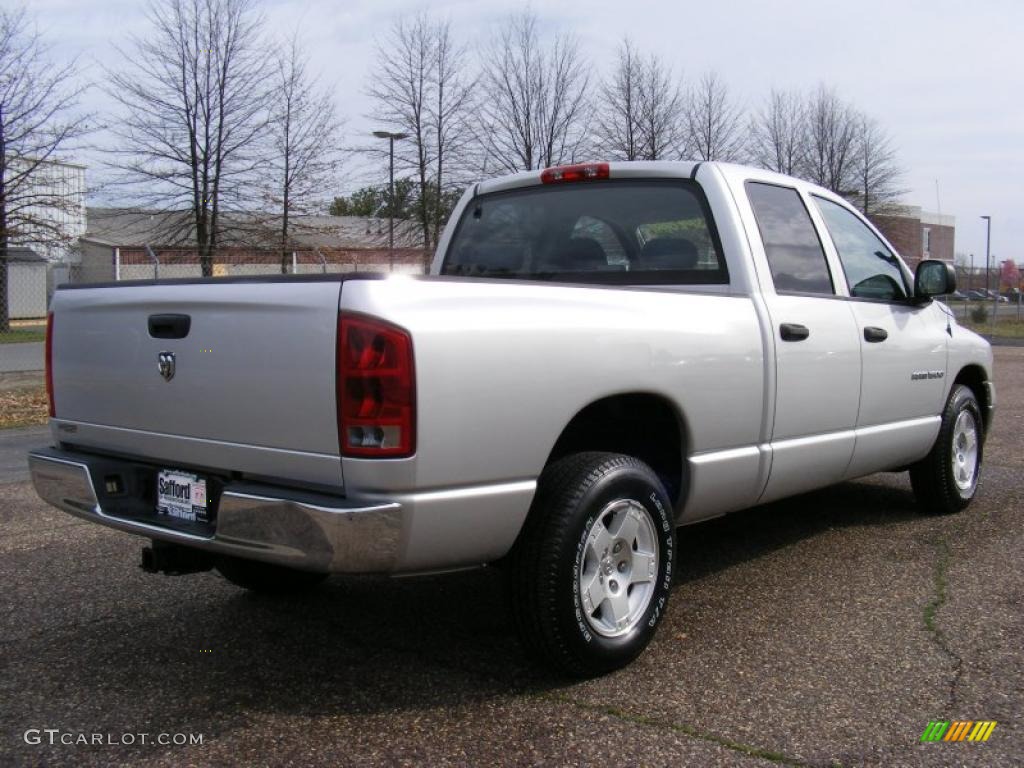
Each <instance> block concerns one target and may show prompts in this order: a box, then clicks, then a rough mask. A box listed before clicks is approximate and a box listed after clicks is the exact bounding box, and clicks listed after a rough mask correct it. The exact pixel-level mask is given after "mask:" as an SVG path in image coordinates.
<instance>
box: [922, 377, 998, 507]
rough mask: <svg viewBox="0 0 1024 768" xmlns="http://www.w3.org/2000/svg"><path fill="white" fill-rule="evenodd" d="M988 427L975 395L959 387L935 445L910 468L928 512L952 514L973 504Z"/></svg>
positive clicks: (950, 401) (955, 391) (948, 408)
mask: <svg viewBox="0 0 1024 768" xmlns="http://www.w3.org/2000/svg"><path fill="white" fill-rule="evenodd" d="M984 428H985V427H984V422H983V421H982V418H981V406H980V405H979V404H978V398H977V397H975V395H974V392H972V391H971V389H970V388H969V387H965V386H963V385H957V386H955V387H954V388H953V391H952V392H951V393H950V395H949V400H948V401H947V402H946V408H945V409H944V410H943V413H942V424H941V426H940V427H939V435H938V437H936V438H935V445H933V446H932V450H931V452H930V453H929V454H928V455H927V456H926V457H925V458H924V459H922V460H921V461H919V462H918V463H917V464H915V465H914V466H912V467H911V468H910V483H911V485H912V486H913V488H914V495H915V496H916V497H917V501H918V503H919V504H920V505H921V507H922V508H923V509H924V511H926V512H930V513H933V514H949V513H950V512H959V511H960V510H962V509H964V508H965V507H967V505H968V504H970V503H971V500H972V499H973V498H974V495H975V494H976V493H977V491H978V480H979V478H980V477H981V461H982V448H983V444H984Z"/></svg>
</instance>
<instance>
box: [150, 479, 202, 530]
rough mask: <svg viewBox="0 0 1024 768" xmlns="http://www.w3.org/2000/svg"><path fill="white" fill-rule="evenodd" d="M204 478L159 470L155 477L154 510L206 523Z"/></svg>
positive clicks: (194, 521) (162, 513) (188, 520)
mask: <svg viewBox="0 0 1024 768" xmlns="http://www.w3.org/2000/svg"><path fill="white" fill-rule="evenodd" d="M208 506H209V500H208V499H207V497H206V480H204V479H203V478H201V477H199V476H198V475H193V474H190V473H188V472H178V471H176V470H172V469H163V470H160V472H159V474H157V477H156V511H157V513H159V514H161V515H167V516H168V517H173V518H176V519H178V520H185V521H187V522H191V523H208V522H209V521H210V518H209V517H208V515H207V510H208Z"/></svg>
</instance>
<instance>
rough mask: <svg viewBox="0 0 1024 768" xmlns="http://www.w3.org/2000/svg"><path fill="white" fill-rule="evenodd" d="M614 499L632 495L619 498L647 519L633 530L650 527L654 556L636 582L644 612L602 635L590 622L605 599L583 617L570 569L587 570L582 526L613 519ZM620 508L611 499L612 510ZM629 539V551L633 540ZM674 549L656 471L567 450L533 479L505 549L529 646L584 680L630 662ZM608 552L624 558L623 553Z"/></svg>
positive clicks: (649, 624) (665, 592)
mask: <svg viewBox="0 0 1024 768" xmlns="http://www.w3.org/2000/svg"><path fill="white" fill-rule="evenodd" d="M616 501H621V502H625V501H630V502H635V504H633V505H627V506H628V507H629V509H631V510H633V511H635V512H636V513H637V515H638V516H642V515H643V514H646V515H647V516H648V521H649V523H650V526H651V527H650V528H647V527H646V526H645V524H644V523H643V522H642V521H641V523H640V526H639V527H644V530H645V531H647V533H648V535H650V534H653V537H652V538H653V539H654V542H653V543H655V544H656V546H657V550H658V552H657V555H658V558H657V568H656V571H657V572H656V574H655V576H654V578H653V580H650V579H648V580H646V583H645V584H644V585H642V586H641V588H642V589H643V593H642V594H643V595H649V598H647V599H648V602H647V604H646V609H645V610H644V611H643V612H642V613H637V615H636V617H635V619H634V621H635V623H634V621H630V622H627V626H628V627H629V629H628V631H626V629H625V628H623V630H622V631H624V632H625V633H624V634H622V635H620V636H617V637H608V636H602V634H601V633H600V632H599V631H595V628H594V626H593V625H592V624H591V622H593V621H598V622H599V621H601V618H600V617H601V615H602V614H603V611H604V610H606V608H605V607H604V606H606V605H608V603H600V604H599V606H598V607H596V608H595V609H594V612H593V613H594V614H596V615H597V617H598V618H596V619H594V618H593V614H592V618H589V619H588V618H587V616H586V612H585V609H584V607H583V606H584V602H583V599H582V597H581V588H580V579H579V574H580V573H581V572H582V569H583V568H584V563H589V565H588V567H593V560H588V557H590V556H588V554H587V552H588V551H589V552H591V553H593V551H594V550H593V549H588V547H587V545H588V543H590V540H589V538H588V532H592V531H591V529H592V526H595V524H596V523H595V521H596V520H598V519H599V518H601V519H602V520H603V521H605V522H606V521H608V520H610V519H616V518H614V515H615V514H616V513H615V512H607V511H606V510H608V508H609V505H612V504H614V503H615V502H616ZM622 508H623V507H622V506H621V505H620V507H619V509H622ZM641 509H642V512H641ZM603 511H604V514H602V512H603ZM609 516H612V517H609ZM617 519H618V520H621V519H622V518H621V517H620V518H617ZM637 519H639V517H638V518H637ZM601 524H602V525H604V522H602V523H601ZM595 530H596V529H595ZM637 540H638V539H637ZM616 541H617V542H619V545H620V548H619V549H616V550H615V551H616V552H621V543H622V542H623V541H625V539H622V540H616ZM630 541H633V540H632V538H631V539H630ZM630 546H631V548H633V549H635V547H636V544H635V543H633V544H631V545H630ZM605 551H606V552H607V550H605ZM675 552H676V547H675V524H674V520H673V513H672V505H671V502H670V501H669V498H668V494H667V493H666V492H665V488H664V486H663V485H662V483H661V481H660V480H659V479H658V477H657V475H655V474H654V472H652V471H651V468H650V467H648V466H647V465H646V464H644V463H643V462H642V461H639V460H638V459H635V458H632V457H630V456H623V455H620V454H614V453H597V452H593V453H578V454H573V455H571V456H567V457H565V458H563V459H560V460H558V461H557V462H555V463H553V464H551V465H550V466H548V467H547V468H546V469H545V470H544V472H543V473H542V475H541V477H540V481H539V483H538V488H537V495H536V498H535V499H534V503H533V506H532V508H531V510H530V514H529V516H528V517H527V521H526V524H525V526H524V528H523V531H522V533H521V534H520V538H519V540H518V541H517V543H516V547H515V549H514V551H513V553H512V566H513V584H514V598H513V600H514V613H515V618H516V624H517V627H518V630H519V634H520V637H521V639H522V642H523V645H524V646H525V648H526V650H527V651H528V653H529V654H530V655H531V656H532V657H533V658H534V659H536V660H538V661H540V662H541V663H543V664H545V665H547V666H549V667H551V668H553V669H555V670H556V671H558V672H561V673H564V674H567V675H569V676H572V677H591V676H594V675H599V674H604V673H606V672H610V671H612V670H615V669H619V668H621V667H624V666H626V665H627V664H629V663H630V662H631V661H633V659H635V658H636V657H637V656H639V655H640V653H641V652H642V651H643V650H644V648H646V647H647V644H648V643H649V642H650V641H651V638H652V637H653V636H654V632H655V630H656V629H657V625H658V623H659V621H660V620H661V618H662V616H664V615H665V609H666V606H667V604H668V597H669V592H670V588H671V584H672V574H673V571H674V568H675ZM637 554H638V555H639V554H640V553H639V552H637ZM611 557H623V558H624V556H623V555H622V554H619V555H612V556H611ZM635 557H636V555H631V556H630V558H629V562H630V563H631V564H635V563H636V562H637V560H636V559H635ZM602 562H604V561H602ZM623 562H624V561H623ZM652 570H653V568H652ZM631 571H632V566H630V575H629V576H627V577H623V578H624V579H632V574H631ZM602 573H607V571H602ZM615 575H616V574H615V573H614V572H612V573H611V576H610V577H608V579H609V581H608V585H609V586H608V588H609V589H612V588H613V587H615V588H617V589H622V588H623V587H622V586H621V585H619V584H618V583H617V582H616V583H615V584H613V583H612V581H611V579H612V578H614V577H615ZM603 583H604V581H603V577H602V584H603ZM635 586H636V585H634V584H632V583H630V584H629V585H628V586H627V588H626V591H625V594H626V595H627V596H632V595H633V589H634V588H635ZM628 599H629V598H628V597H627V601H628ZM642 605H643V598H642V599H640V600H638V601H637V607H636V608H635V609H632V610H635V611H636V612H639V611H640V606H642ZM629 615H631V616H632V615H633V614H629Z"/></svg>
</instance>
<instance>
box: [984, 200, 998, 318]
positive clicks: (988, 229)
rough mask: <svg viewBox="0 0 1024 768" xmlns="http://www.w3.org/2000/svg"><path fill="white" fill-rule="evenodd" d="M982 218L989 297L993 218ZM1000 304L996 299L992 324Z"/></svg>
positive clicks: (986, 292) (986, 290) (986, 285)
mask: <svg viewBox="0 0 1024 768" xmlns="http://www.w3.org/2000/svg"><path fill="white" fill-rule="evenodd" d="M981 218H983V219H984V220H985V294H986V296H987V295H988V291H989V288H988V277H989V276H988V273H989V272H990V271H991V269H992V267H991V266H990V265H989V260H990V258H991V246H992V217H991V216H982V217H981ZM998 302H999V300H998V299H994V300H993V301H992V322H995V319H996V310H997V309H999V303H998Z"/></svg>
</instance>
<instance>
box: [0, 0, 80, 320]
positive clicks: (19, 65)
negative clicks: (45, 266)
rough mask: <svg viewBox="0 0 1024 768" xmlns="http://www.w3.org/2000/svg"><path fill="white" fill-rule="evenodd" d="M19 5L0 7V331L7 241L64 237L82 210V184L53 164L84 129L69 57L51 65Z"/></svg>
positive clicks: (47, 242) (40, 242)
mask: <svg viewBox="0 0 1024 768" xmlns="http://www.w3.org/2000/svg"><path fill="white" fill-rule="evenodd" d="M49 54H50V49H49V46H48V45H47V44H46V43H45V42H44V41H43V40H42V38H41V37H40V35H39V33H38V32H36V31H34V30H32V29H30V28H29V21H28V18H27V16H26V14H25V12H24V11H23V10H19V11H11V10H6V9H0V332H3V331H7V330H9V329H10V311H9V307H8V304H7V299H8V297H7V292H8V287H7V281H8V260H9V255H10V248H11V247H12V246H14V245H25V246H41V247H43V248H46V249H49V248H51V247H54V246H58V245H61V244H66V243H67V242H69V241H70V239H71V237H72V234H73V233H71V232H69V231H68V229H67V226H66V223H65V222H66V221H67V219H68V215H69V214H70V215H71V216H75V217H78V216H80V214H81V213H82V211H81V206H82V205H83V198H82V195H83V192H84V191H83V190H81V189H79V188H77V187H76V186H72V185H69V184H67V183H65V181H64V180H63V179H62V178H61V169H60V167H59V166H57V165H55V164H54V162H53V161H54V160H57V159H58V157H59V156H60V154H61V152H62V150H66V149H68V148H69V146H70V145H71V144H72V143H73V142H74V141H75V140H76V139H78V138H80V137H82V135H83V134H84V133H85V132H86V131H87V125H86V124H87V118H86V117H85V116H83V115H80V114H76V110H77V106H78V98H79V96H80V95H81V93H82V88H81V86H78V85H75V84H74V82H73V79H74V75H75V71H76V63H75V62H71V63H69V64H65V65H59V64H54V63H53V62H52V61H51V59H50V55H49Z"/></svg>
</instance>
